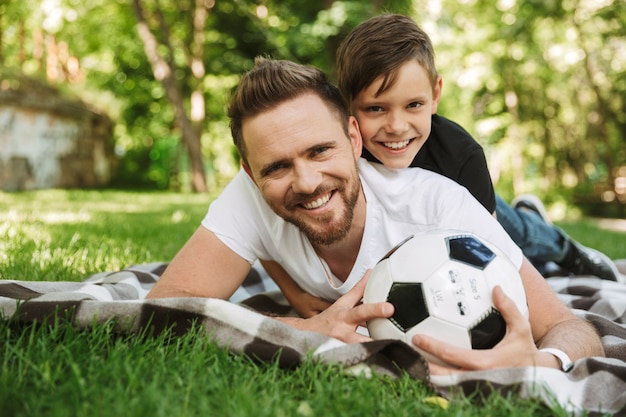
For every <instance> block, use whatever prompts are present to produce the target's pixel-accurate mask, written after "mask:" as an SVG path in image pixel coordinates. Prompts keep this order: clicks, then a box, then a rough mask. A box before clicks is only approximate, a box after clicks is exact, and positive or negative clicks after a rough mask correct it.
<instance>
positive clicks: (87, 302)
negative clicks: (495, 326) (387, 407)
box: [0, 259, 626, 415]
mask: <svg viewBox="0 0 626 417" xmlns="http://www.w3.org/2000/svg"><path fill="white" fill-rule="evenodd" d="M616 263H617V264H618V268H619V269H620V271H621V272H622V274H624V275H626V259H625V260H620V261H617V262H616ZM165 267H166V264H164V263H150V264H141V265H135V266H132V267H129V268H127V269H124V270H121V271H116V272H103V273H99V274H95V275H92V276H90V277H88V278H87V279H86V280H84V281H82V282H41V281H17V280H2V281H0V317H2V319H4V320H15V321H18V322H22V323H34V322H38V323H46V322H47V321H48V320H50V319H51V318H53V317H55V316H56V318H57V320H64V321H66V322H68V323H70V324H71V325H73V326H77V327H79V328H89V327H90V326H93V325H94V324H96V323H104V322H108V321H110V320H114V322H115V326H116V330H117V331H119V332H122V333H132V332H138V331H140V330H142V329H145V328H146V327H147V326H149V327H150V328H151V329H153V330H154V331H156V332H159V331H163V330H164V329H170V330H171V331H173V332H174V334H183V333H185V332H186V331H188V330H189V329H190V328H191V327H192V326H194V325H197V324H201V325H202V326H204V327H205V328H206V329H207V330H208V334H209V335H210V337H211V338H212V340H213V341H214V342H215V343H217V344H218V345H219V346H221V347H223V348H226V349H229V350H230V351H232V352H234V353H237V354H245V355H250V356H251V357H253V358H254V359H256V360H259V361H276V360H277V361H278V363H279V364H280V366H282V367H285V368H292V367H296V366H298V365H299V364H300V363H302V362H303V361H305V360H315V361H320V362H323V363H328V364H337V365H340V366H342V367H343V368H344V369H345V370H346V371H347V372H353V373H355V374H365V375H368V374H371V373H378V374H383V375H388V376H391V377H398V376H400V375H401V374H402V373H408V374H409V375H410V376H411V377H413V378H415V379H419V380H422V381H425V382H426V383H427V384H429V385H430V386H431V387H432V388H433V389H434V390H435V391H437V392H439V393H440V394H441V395H443V396H444V397H447V398H452V397H454V396H455V395H459V394H466V395H470V394H474V393H476V392H477V391H479V392H482V393H483V394H485V395H488V394H489V393H491V392H493V391H494V390H498V391H501V392H515V393H517V394H518V395H521V396H524V397H533V398H537V399H539V400H540V401H542V402H544V403H545V404H546V405H548V406H553V405H555V404H559V405H561V406H563V407H565V408H566V409H567V410H568V411H570V412H572V413H574V414H581V413H585V412H586V413H588V415H595V414H604V413H609V414H615V415H626V285H624V284H620V283H616V282H609V281H603V280H599V279H595V278H591V277H573V278H565V277H563V278H549V279H548V282H549V283H550V285H551V286H552V287H553V289H554V290H555V291H556V292H557V293H558V294H559V297H560V298H561V299H562V300H563V301H564V302H565V303H566V304H567V305H568V306H569V307H570V308H572V309H573V310H574V311H575V313H576V314H577V315H579V316H580V317H583V318H585V319H587V320H588V321H589V322H590V323H592V324H593V325H594V326H595V328H596V329H597V330H598V332H599V334H600V335H601V336H602V342H603V344H604V348H605V351H606V354H607V357H606V358H585V359H581V360H579V361H577V362H576V364H575V367H574V369H573V370H572V371H571V372H570V373H567V374H565V373H563V372H560V371H558V370H556V369H549V368H533V367H529V368H511V369H496V370H489V371H475V372H467V373H463V374H458V375H452V376H436V375H429V373H428V366H427V364H426V363H425V361H424V359H423V358H422V357H421V356H420V355H419V354H418V353H417V352H416V351H414V350H413V349H412V348H410V347H409V346H408V345H406V344H404V343H401V342H397V341H392V340H377V341H370V342H366V343H359V344H346V343H343V342H341V341H338V340H336V339H333V338H330V337H327V336H324V335H321V334H318V333H314V332H306V331H301V330H297V329H295V328H292V327H290V326H287V325H284V324H283V323H281V322H279V321H277V320H274V319H272V318H270V317H268V315H267V314H270V315H277V314H278V315H292V314H294V313H293V311H292V310H291V308H290V307H289V305H288V304H287V303H286V301H285V300H284V298H283V297H282V296H281V295H280V294H279V293H278V292H277V291H275V289H276V287H275V286H274V284H273V283H272V282H271V280H270V279H269V278H268V277H267V276H263V275H258V274H256V275H255V274H251V275H250V276H249V277H248V278H247V279H246V282H244V285H243V286H242V287H241V288H240V289H239V290H238V292H237V293H236V294H235V295H234V296H233V298H231V300H230V301H224V300H217V299H204V298H169V299H160V300H145V299H144V297H145V295H146V294H147V293H148V291H149V290H150V288H151V287H152V285H153V284H154V283H155V282H156V280H158V278H159V276H160V274H161V273H162V272H163V270H164V269H165Z"/></svg>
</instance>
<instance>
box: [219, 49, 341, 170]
mask: <svg viewBox="0 0 626 417" xmlns="http://www.w3.org/2000/svg"><path fill="white" fill-rule="evenodd" d="M254 64H255V66H254V68H252V69H251V70H250V71H249V72H247V73H246V74H245V75H244V76H243V77H242V78H241V81H240V83H239V85H238V86H237V88H236V90H235V92H234V94H233V96H232V98H231V100H230V104H229V106H228V117H229V118H230V131H231V134H232V136H233V141H234V142H235V147H236V148H237V150H238V151H239V155H240V156H241V159H242V161H243V162H244V163H245V164H246V165H248V155H247V152H246V146H245V141H244V138H243V131H242V125H243V122H244V120H245V119H247V118H250V117H254V116H257V115H259V114H260V113H263V112H265V111H268V110H271V109H272V108H274V107H276V106H278V105H279V104H282V103H283V102H285V101H288V100H291V99H294V98H296V97H299V96H300V95H303V94H306V93H313V94H316V95H317V96H318V97H319V98H321V99H322V101H323V102H324V103H325V104H326V105H327V106H328V108H329V109H330V111H331V112H332V113H334V114H336V115H337V118H338V120H340V122H341V123H342V125H343V128H344V131H345V132H346V136H347V135H348V117H349V116H350V113H349V110H348V106H347V104H346V101H345V99H344V98H343V95H342V94H341V92H340V91H339V89H338V88H337V87H336V86H334V85H333V84H331V83H330V82H329V81H328V78H327V76H326V74H325V73H324V72H323V71H322V70H320V69H318V68H315V67H312V66H307V65H300V64H296V63H295V62H292V61H286V60H273V59H271V58H266V57H257V58H256V59H255V61H254Z"/></svg>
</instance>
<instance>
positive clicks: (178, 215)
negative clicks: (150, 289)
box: [0, 190, 210, 281]
mask: <svg viewBox="0 0 626 417" xmlns="http://www.w3.org/2000/svg"><path fill="white" fill-rule="evenodd" d="M209 201H210V198H209V197H208V196H206V195H193V194H174V193H158V194H152V193H132V192H121V191H120V192H118V191H88V192H86V191H77V190H75V191H64V190H46V191H36V192H25V193H14V194H9V193H0V278H5V279H28V280H52V281H56V280H81V279H83V278H85V276H86V275H87V274H91V273H94V272H101V271H110V270H117V269H121V268H124V267H126V266H129V265H132V264H137V263H145V262H154V261H167V260H169V259H171V258H172V257H173V256H174V255H175V253H176V252H177V251H178V249H179V248H180V247H181V246H182V245H183V243H184V242H185V241H186V240H187V238H188V237H189V236H190V235H191V233H192V232H193V230H195V228H196V227H197V226H198V224H199V223H200V220H201V219H202V217H203V216H204V214H205V213H206V210H207V207H208V204H209Z"/></svg>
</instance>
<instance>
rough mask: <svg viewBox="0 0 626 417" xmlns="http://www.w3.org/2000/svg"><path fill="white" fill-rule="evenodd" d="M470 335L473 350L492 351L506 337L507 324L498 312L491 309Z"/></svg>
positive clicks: (471, 330)
mask: <svg viewBox="0 0 626 417" xmlns="http://www.w3.org/2000/svg"><path fill="white" fill-rule="evenodd" d="M469 333H470V340H471V342H472V349H491V348H492V347H494V346H495V345H497V344H498V342H499V341H500V340H502V338H503V337H504V334H505V333H506V322H505V321H504V318H502V315H501V314H500V312H499V311H498V310H496V309H495V308H491V310H490V311H489V313H487V314H486V315H485V316H484V317H483V318H482V320H481V321H480V322H478V323H477V324H476V325H475V326H473V327H472V328H471V329H470V331H469Z"/></svg>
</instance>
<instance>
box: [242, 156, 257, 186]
mask: <svg viewBox="0 0 626 417" xmlns="http://www.w3.org/2000/svg"><path fill="white" fill-rule="evenodd" d="M241 167H242V168H243V170H244V171H245V173H246V174H248V176H249V177H250V179H251V180H252V182H253V183H255V184H256V181H255V180H254V176H253V175H252V171H251V170H250V167H249V166H248V164H246V163H245V162H243V161H241Z"/></svg>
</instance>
